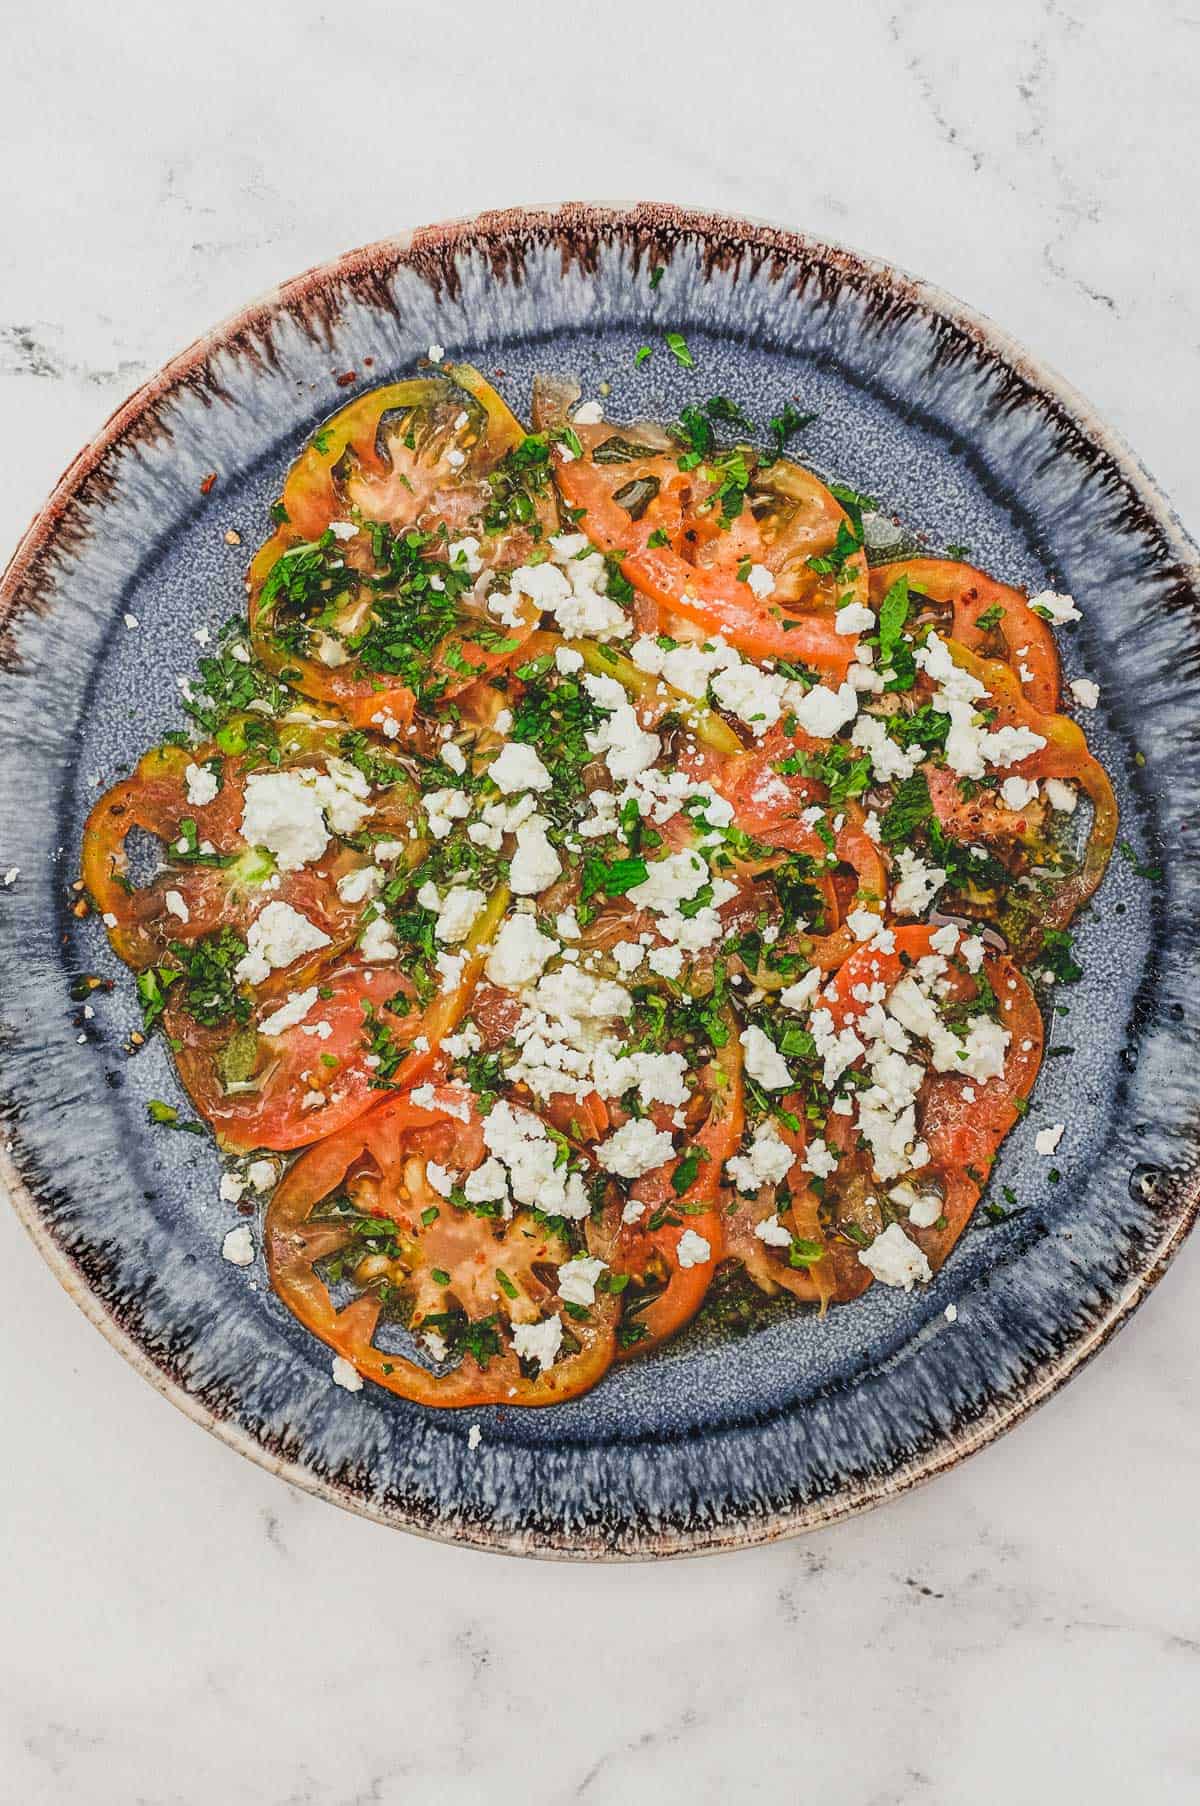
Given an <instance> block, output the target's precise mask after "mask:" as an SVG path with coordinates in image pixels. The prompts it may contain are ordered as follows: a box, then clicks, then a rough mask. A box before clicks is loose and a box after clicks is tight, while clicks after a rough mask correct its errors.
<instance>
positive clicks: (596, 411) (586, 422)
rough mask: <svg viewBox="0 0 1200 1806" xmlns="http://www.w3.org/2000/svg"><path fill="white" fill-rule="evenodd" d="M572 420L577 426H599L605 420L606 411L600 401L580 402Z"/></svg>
mask: <svg viewBox="0 0 1200 1806" xmlns="http://www.w3.org/2000/svg"><path fill="white" fill-rule="evenodd" d="M571 419H572V420H573V421H574V423H575V425H576V426H599V425H600V422H601V421H602V420H603V419H604V409H603V407H602V406H601V405H600V403H599V402H598V401H583V402H580V404H579V406H578V407H577V408H576V410H575V412H574V413H573V414H572V416H571Z"/></svg>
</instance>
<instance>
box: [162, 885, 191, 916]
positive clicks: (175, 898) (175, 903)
mask: <svg viewBox="0 0 1200 1806" xmlns="http://www.w3.org/2000/svg"><path fill="white" fill-rule="evenodd" d="M163 902H164V903H165V904H166V906H167V911H168V914H170V915H173V916H175V917H176V918H177V920H178V921H180V922H190V921H191V919H192V912H191V910H190V909H189V908H188V906H187V904H186V903H185V902H184V900H183V897H182V896H181V894H180V892H179V891H177V890H169V891H167V893H166V895H165V896H164V897H163Z"/></svg>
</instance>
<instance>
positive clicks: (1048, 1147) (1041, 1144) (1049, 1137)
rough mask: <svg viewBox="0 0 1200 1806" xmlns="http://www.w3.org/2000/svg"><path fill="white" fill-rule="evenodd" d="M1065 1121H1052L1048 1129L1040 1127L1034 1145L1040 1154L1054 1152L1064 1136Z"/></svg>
mask: <svg viewBox="0 0 1200 1806" xmlns="http://www.w3.org/2000/svg"><path fill="white" fill-rule="evenodd" d="M1066 1126H1067V1125H1066V1123H1065V1122H1056V1123H1051V1125H1050V1127H1049V1128H1047V1129H1039V1130H1038V1132H1037V1134H1036V1135H1035V1136H1034V1138H1033V1145H1034V1147H1035V1148H1036V1149H1037V1151H1038V1153H1039V1154H1053V1152H1054V1151H1055V1149H1056V1148H1057V1146H1058V1144H1059V1142H1060V1141H1061V1140H1062V1138H1063V1132H1064V1130H1065V1129H1066Z"/></svg>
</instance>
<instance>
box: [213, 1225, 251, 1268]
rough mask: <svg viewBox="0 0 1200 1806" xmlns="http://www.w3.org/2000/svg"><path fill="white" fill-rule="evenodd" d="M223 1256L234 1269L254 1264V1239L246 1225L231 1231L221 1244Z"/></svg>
mask: <svg viewBox="0 0 1200 1806" xmlns="http://www.w3.org/2000/svg"><path fill="white" fill-rule="evenodd" d="M221 1254H222V1256H223V1257H224V1259H225V1260H227V1261H228V1262H229V1264H230V1265H231V1266H234V1267H249V1266H252V1265H253V1263H254V1238H253V1237H252V1236H251V1234H250V1230H249V1228H248V1227H247V1225H246V1224H245V1223H241V1224H239V1225H238V1227H237V1228H236V1229H231V1230H230V1231H229V1233H228V1234H227V1235H226V1237H225V1240H224V1241H223V1242H222V1243H221Z"/></svg>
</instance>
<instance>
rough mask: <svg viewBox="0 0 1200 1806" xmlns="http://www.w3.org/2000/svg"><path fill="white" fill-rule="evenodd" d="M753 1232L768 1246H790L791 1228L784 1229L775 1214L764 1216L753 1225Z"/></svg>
mask: <svg viewBox="0 0 1200 1806" xmlns="http://www.w3.org/2000/svg"><path fill="white" fill-rule="evenodd" d="M754 1233H755V1235H756V1236H757V1237H758V1239H759V1241H760V1242H765V1243H766V1245H767V1247H768V1248H790V1247H791V1245H792V1232H791V1230H790V1229H785V1228H784V1226H783V1224H782V1223H781V1222H780V1221H779V1218H778V1217H777V1216H769V1217H764V1218H763V1220H762V1222H761V1223H756V1224H755V1225H754Z"/></svg>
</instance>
